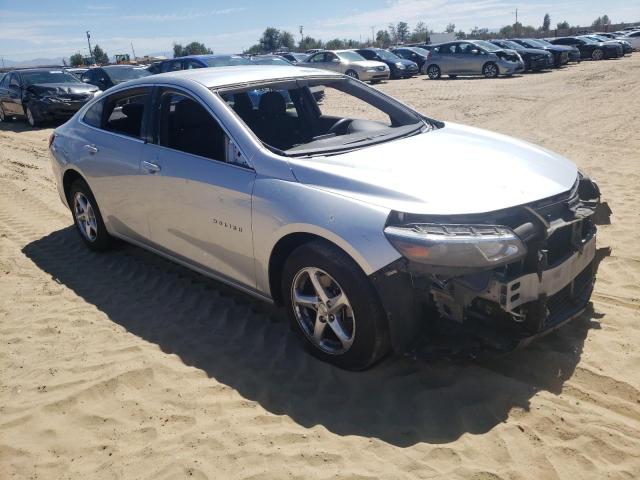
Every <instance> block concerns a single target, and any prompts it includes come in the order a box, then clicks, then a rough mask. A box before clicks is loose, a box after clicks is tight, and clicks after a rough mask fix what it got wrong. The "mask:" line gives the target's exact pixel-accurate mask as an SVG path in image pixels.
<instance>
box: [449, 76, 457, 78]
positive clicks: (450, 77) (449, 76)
mask: <svg viewBox="0 0 640 480" xmlns="http://www.w3.org/2000/svg"><path fill="white" fill-rule="evenodd" d="M449 78H458V75H449Z"/></svg>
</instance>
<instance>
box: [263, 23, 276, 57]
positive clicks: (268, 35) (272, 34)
mask: <svg viewBox="0 0 640 480" xmlns="http://www.w3.org/2000/svg"><path fill="white" fill-rule="evenodd" d="M260 45H262V51H263V52H274V51H276V50H278V48H279V47H280V30H278V29H277V28H274V27H267V28H266V30H265V31H264V32H262V37H260Z"/></svg>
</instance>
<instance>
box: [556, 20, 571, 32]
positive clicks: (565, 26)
mask: <svg viewBox="0 0 640 480" xmlns="http://www.w3.org/2000/svg"><path fill="white" fill-rule="evenodd" d="M556 28H557V29H558V30H569V29H570V28H571V25H569V22H567V21H566V20H563V21H562V22H560V23H558V24H557V25H556Z"/></svg>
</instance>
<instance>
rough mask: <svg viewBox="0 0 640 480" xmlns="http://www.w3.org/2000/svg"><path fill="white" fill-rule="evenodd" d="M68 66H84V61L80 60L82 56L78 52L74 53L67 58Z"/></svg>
mask: <svg viewBox="0 0 640 480" xmlns="http://www.w3.org/2000/svg"><path fill="white" fill-rule="evenodd" d="M69 64H71V66H72V67H78V66H80V65H83V64H84V59H83V58H82V54H81V53H80V52H77V53H74V54H73V55H71V56H70V57H69Z"/></svg>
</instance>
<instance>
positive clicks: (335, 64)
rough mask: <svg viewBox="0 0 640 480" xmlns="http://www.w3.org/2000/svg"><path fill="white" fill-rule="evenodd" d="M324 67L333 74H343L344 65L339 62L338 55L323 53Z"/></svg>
mask: <svg viewBox="0 0 640 480" xmlns="http://www.w3.org/2000/svg"><path fill="white" fill-rule="evenodd" d="M324 60H325V61H324V65H325V67H324V68H326V69H327V70H333V71H334V72H338V73H344V72H345V70H346V68H345V67H346V65H344V63H343V62H342V61H341V60H340V58H339V57H338V55H336V54H335V53H333V52H325V57H324Z"/></svg>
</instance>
